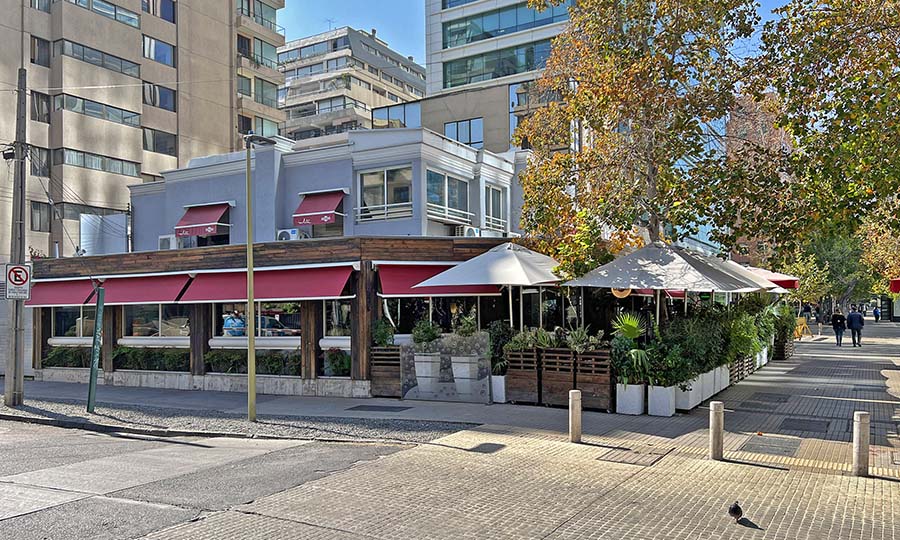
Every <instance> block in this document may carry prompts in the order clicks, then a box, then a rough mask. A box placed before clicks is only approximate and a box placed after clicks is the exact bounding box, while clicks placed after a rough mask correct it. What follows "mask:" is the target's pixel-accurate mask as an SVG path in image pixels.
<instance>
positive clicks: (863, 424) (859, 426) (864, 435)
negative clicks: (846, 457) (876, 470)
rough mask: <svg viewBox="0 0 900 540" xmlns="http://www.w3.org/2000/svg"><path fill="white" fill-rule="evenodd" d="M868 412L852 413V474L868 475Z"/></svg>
mask: <svg viewBox="0 0 900 540" xmlns="http://www.w3.org/2000/svg"><path fill="white" fill-rule="evenodd" d="M869 435H870V432H869V413H867V412H862V411H856V412H854V413H853V476H869Z"/></svg>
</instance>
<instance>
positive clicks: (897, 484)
mask: <svg viewBox="0 0 900 540" xmlns="http://www.w3.org/2000/svg"><path fill="white" fill-rule="evenodd" d="M866 330H867V332H866V336H865V341H864V346H863V347H862V348H858V349H853V348H850V347H843V348H840V349H838V348H836V347H835V346H834V345H833V340H832V339H831V337H830V335H823V336H822V337H821V338H819V337H816V338H813V340H809V338H805V339H804V341H803V342H802V343H800V344H798V347H797V353H796V354H795V356H794V357H793V358H792V359H790V360H789V361H786V362H774V363H771V364H769V365H768V366H766V367H765V368H763V369H762V370H760V371H759V372H757V373H756V374H754V375H752V376H750V377H749V378H747V379H745V380H744V381H742V382H741V383H739V384H737V385H735V386H733V387H731V388H729V389H727V390H726V391H725V392H723V393H722V394H720V395H719V396H718V397H717V398H716V399H720V400H722V401H724V402H725V404H726V430H727V433H726V437H725V444H726V456H725V457H726V461H724V462H713V461H709V460H707V459H705V452H706V444H707V432H706V426H707V416H708V409H706V408H705V405H704V406H701V408H699V409H698V410H696V411H695V412H694V413H692V414H689V415H677V416H675V417H673V418H651V417H646V416H645V417H626V416H621V415H609V414H603V413H586V414H585V418H584V431H585V438H584V444H580V445H576V444H570V443H568V442H566V433H565V430H566V413H565V411H564V410H560V409H550V408H538V407H525V406H510V405H503V406H500V405H494V406H483V405H467V404H449V403H422V402H409V401H402V402H400V401H395V400H370V401H366V402H365V403H366V404H382V403H384V404H390V405H393V406H394V407H406V408H405V409H404V410H395V411H394V412H390V413H388V412H384V411H381V412H378V411H359V410H348V409H350V408H351V407H354V406H357V405H359V404H360V402H359V401H358V400H357V401H353V400H338V399H322V398H289V397H275V396H266V397H264V398H263V401H262V402H261V403H260V414H261V419H262V421H263V422H265V421H266V420H265V419H266V415H291V414H294V415H302V417H303V418H304V421H309V422H314V421H315V419H316V418H319V419H320V420H322V421H325V420H326V419H330V420H329V421H336V420H335V418H337V417H345V418H354V419H357V420H359V419H369V420H375V419H382V420H384V419H393V420H395V421H397V420H403V421H412V422H416V421H425V420H427V421H443V422H446V421H451V420H453V421H460V420H462V421H466V422H470V423H472V424H477V425H461V426H459V427H458V428H456V429H455V430H453V431H451V432H445V433H440V434H438V435H435V437H437V438H434V439H433V440H430V441H418V442H417V443H416V444H412V443H409V442H407V443H404V444H393V443H392V442H391V441H388V440H385V441H381V442H373V441H369V442H367V443H334V442H330V443H329V442H315V441H298V440H254V439H240V438H212V439H210V438H202V437H176V438H172V437H168V438H158V437H146V436H139V435H129V436H125V435H120V434H119V435H117V434H98V433H89V432H84V431H80V430H61V429H58V428H52V427H46V426H34V425H29V424H22V423H17V422H2V423H0V454H2V455H3V456H4V457H5V459H4V460H2V463H0V492H2V493H3V494H2V495H0V538H7V537H9V538H13V537H15V538H139V537H145V536H146V537H147V538H154V539H162V538H175V539H179V538H185V539H187V538H191V539H204V538H260V539H262V538H266V539H268V538H317V539H318V538H322V539H332V538H333V539H351V538H354V539H355V538H359V539H388V538H427V539H438V538H454V539H455V538H472V539H474V538H514V539H531V538H534V539H541V538H560V539H562V538H610V539H618V538H637V539H651V538H691V539H694V538H708V539H728V538H760V539H770V538H771V539H774V538H785V539H795V538H809V539H819V538H853V539H856V538H859V539H869V538H872V539H874V538H878V539H889V538H898V539H900V440H898V422H900V375H898V373H900V325H896V324H893V323H880V324H879V325H874V323H872V322H871V321H870V322H869V324H868V325H867V328H866ZM27 390H28V391H29V394H28V397H29V398H32V399H34V398H41V399H43V400H47V402H49V401H50V400H52V399H54V398H55V399H66V398H71V399H75V398H77V397H79V396H78V393H79V392H81V391H82V390H83V387H82V386H80V385H59V384H56V385H51V384H49V383H33V384H30V385H29V386H28V388H27ZM143 399H147V400H153V401H154V403H153V405H154V406H158V407H164V406H169V407H173V408H175V409H178V410H184V409H186V408H190V407H192V406H195V408H196V410H197V411H198V412H197V414H202V413H203V411H207V412H210V413H212V412H217V413H226V412H229V411H231V412H235V413H239V412H240V411H241V410H242V399H243V396H242V395H239V394H238V395H234V394H212V395H209V396H207V395H206V394H204V393H200V392H177V391H160V390H148V389H129V388H112V387H109V388H101V389H100V393H99V400H100V402H101V405H102V406H103V407H104V410H105V411H107V417H106V420H109V416H111V415H112V414H111V413H110V412H109V411H115V410H122V411H126V410H127V409H128V407H131V406H137V405H146V402H142V401H141V400H143ZM42 402H43V401H39V402H38V403H42ZM39 408H40V407H39V406H36V407H35V409H39ZM117 408H118V409H117ZM857 410H865V411H868V412H870V413H871V415H872V442H873V447H872V451H871V465H872V468H871V469H870V473H871V475H872V477H870V478H857V477H853V476H850V475H849V472H850V460H851V453H850V449H851V445H850V443H849V441H850V438H851V430H852V415H853V411H857ZM4 412H5V413H9V412H10V410H9V409H5V410H4ZM32 413H35V411H32ZM94 420H97V421H99V420H100V419H94ZM159 422H160V423H163V420H159ZM735 500H738V501H740V503H741V505H742V506H743V507H744V509H745V519H744V520H743V521H742V522H741V523H740V524H736V523H735V522H734V521H733V520H731V519H730V518H729V517H728V516H727V512H726V510H727V507H728V505H729V504H731V503H732V502H734V501H735Z"/></svg>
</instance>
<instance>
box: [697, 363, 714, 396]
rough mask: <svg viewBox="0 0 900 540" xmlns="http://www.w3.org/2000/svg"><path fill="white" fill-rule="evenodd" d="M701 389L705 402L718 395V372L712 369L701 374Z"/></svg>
mask: <svg viewBox="0 0 900 540" xmlns="http://www.w3.org/2000/svg"><path fill="white" fill-rule="evenodd" d="M700 388H701V389H702V390H701V392H700V393H701V395H702V396H703V401H706V400H707V399H709V398H711V397H712V396H713V395H714V394H715V393H716V370H715V369H712V370H710V371H707V372H706V373H701V374H700Z"/></svg>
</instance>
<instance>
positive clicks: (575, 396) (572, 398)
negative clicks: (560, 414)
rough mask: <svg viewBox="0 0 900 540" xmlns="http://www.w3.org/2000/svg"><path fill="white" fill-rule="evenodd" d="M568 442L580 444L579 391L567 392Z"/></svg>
mask: <svg viewBox="0 0 900 540" xmlns="http://www.w3.org/2000/svg"><path fill="white" fill-rule="evenodd" d="M569 442H573V443H580V442H581V390H569Z"/></svg>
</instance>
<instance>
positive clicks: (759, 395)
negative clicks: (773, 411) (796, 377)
mask: <svg viewBox="0 0 900 540" xmlns="http://www.w3.org/2000/svg"><path fill="white" fill-rule="evenodd" d="M789 399H791V396H786V395H784V394H773V393H772V392H754V393H753V395H752V396H750V400H751V401H764V402H766V403H787V402H788V400H789Z"/></svg>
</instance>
